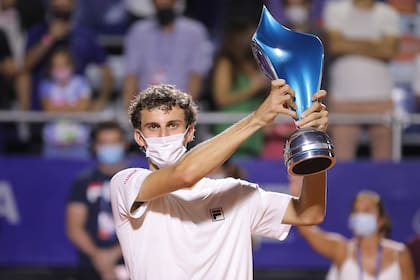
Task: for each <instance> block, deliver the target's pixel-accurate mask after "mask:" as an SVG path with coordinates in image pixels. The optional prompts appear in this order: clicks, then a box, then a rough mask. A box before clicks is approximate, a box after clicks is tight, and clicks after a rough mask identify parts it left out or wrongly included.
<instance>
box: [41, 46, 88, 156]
mask: <svg viewBox="0 0 420 280" xmlns="http://www.w3.org/2000/svg"><path fill="white" fill-rule="evenodd" d="M74 71H75V60H74V58H73V56H72V55H71V53H70V52H69V50H67V49H64V48H63V49H57V50H56V51H55V52H54V53H53V54H52V56H51V60H50V63H49V75H48V78H47V79H44V80H42V81H41V84H40V89H39V93H40V96H41V104H42V108H43V110H44V111H47V112H67V113H73V112H75V113H77V112H83V111H86V110H88V108H89V105H90V102H91V88H90V86H89V84H88V82H87V81H86V79H85V78H84V77H83V76H81V75H77V74H75V72H74ZM88 134H89V128H88V126H87V125H85V124H82V123H80V122H77V121H70V120H66V119H62V120H55V121H53V122H50V123H47V124H46V125H45V126H44V128H43V145H44V147H43V154H44V156H46V157H73V158H74V157H77V158H87V157H88V156H89V149H88V145H89V143H88V142H89V136H88Z"/></svg>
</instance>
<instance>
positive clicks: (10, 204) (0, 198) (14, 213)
mask: <svg viewBox="0 0 420 280" xmlns="http://www.w3.org/2000/svg"><path fill="white" fill-rule="evenodd" d="M0 217H6V219H7V220H8V221H9V223H11V224H13V225H16V224H18V223H19V221H20V217H19V212H18V209H17V207H16V200H15V197H14V196H13V192H12V187H11V185H10V184H9V183H8V182H4V181H3V182H0Z"/></svg>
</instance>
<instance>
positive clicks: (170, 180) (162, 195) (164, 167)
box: [110, 80, 328, 280]
mask: <svg viewBox="0 0 420 280" xmlns="http://www.w3.org/2000/svg"><path fill="white" fill-rule="evenodd" d="M325 96H326V92H325V91H319V92H317V93H314V95H313V100H314V101H316V100H321V101H322V100H323V99H324V98H325ZM293 98H294V93H293V90H292V89H291V88H290V86H289V85H287V84H286V82H285V81H284V80H275V81H272V83H271V90H270V93H269V94H268V95H267V97H266V99H265V100H264V101H263V102H262V104H261V105H260V106H259V107H258V109H257V110H255V111H254V112H252V113H250V114H249V115H248V116H247V117H245V118H244V119H242V120H241V121H239V122H237V123H236V124H234V125H232V126H231V127H229V128H228V129H226V130H225V131H224V132H222V133H220V134H218V135H216V136H214V137H213V138H211V139H209V140H207V141H205V142H203V143H201V144H198V145H196V146H195V147H194V148H192V149H191V150H190V151H188V152H186V150H187V149H186V147H185V146H186V145H187V143H188V142H190V141H192V140H193V138H194V130H195V123H196V118H197V111H196V106H195V104H194V102H193V100H192V98H191V95H189V94H187V93H184V92H181V91H180V90H178V89H177V88H176V87H175V86H172V85H167V84H163V85H154V86H150V87H148V88H147V89H145V90H144V91H142V92H140V93H139V94H138V95H137V96H136V97H135V98H134V99H133V101H132V103H131V105H130V108H129V116H130V121H131V124H132V126H133V128H134V138H135V141H136V142H137V144H138V145H139V146H140V147H141V149H143V150H144V151H145V153H146V157H147V158H148V162H149V169H148V170H147V169H143V168H129V169H125V170H123V171H120V172H119V173H117V174H116V175H114V177H113V178H112V180H111V187H110V190H111V194H110V196H111V204H112V210H113V216H114V220H115V225H116V232H117V236H118V239H119V241H120V244H121V248H122V252H123V256H124V260H125V263H126V265H127V268H128V270H129V273H130V278H131V279H132V280H136V279H142V280H144V279H152V280H157V279H252V250H251V246H252V244H251V236H255V235H260V236H265V237H271V238H275V239H279V240H282V239H284V238H286V236H287V234H288V231H289V229H290V226H291V225H311V224H319V223H321V222H322V221H323V219H324V216H325V205H326V173H325V172H321V173H317V174H312V175H308V176H305V177H304V178H303V183H302V184H303V187H302V193H301V195H300V197H292V196H290V195H287V194H281V193H274V192H268V191H264V190H263V189H261V188H260V187H259V186H258V185H257V184H254V183H250V182H247V181H244V180H240V179H234V178H225V179H210V178H207V177H206V176H207V175H208V174H210V173H211V172H212V171H213V170H215V169H216V168H218V167H219V166H220V165H222V164H223V162H224V161H225V160H227V159H228V158H229V157H230V156H231V155H232V153H233V152H234V151H235V149H237V148H238V147H239V145H240V144H241V143H243V142H244V141H245V140H246V139H247V138H249V137H250V136H251V135H252V134H253V133H255V132H256V131H257V130H259V129H261V128H263V127H264V126H267V125H270V124H272V123H273V121H274V119H275V118H276V117H277V116H278V115H279V114H283V115H288V116H290V117H292V118H296V117H297V116H296V112H295V111H294V110H293V108H296V105H295V103H294V102H293ZM296 125H297V126H299V127H302V128H303V127H314V128H317V129H320V130H323V131H325V130H326V129H327V126H328V111H327V110H326V107H325V105H323V104H322V103H320V102H314V104H313V105H312V106H311V107H310V108H309V109H308V110H306V112H305V113H304V114H303V118H302V119H301V120H299V121H296Z"/></svg>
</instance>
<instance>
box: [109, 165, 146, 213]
mask: <svg viewBox="0 0 420 280" xmlns="http://www.w3.org/2000/svg"><path fill="white" fill-rule="evenodd" d="M150 173H151V171H150V170H146V169H142V168H129V169H125V170H123V171H121V172H118V173H117V174H116V175H114V176H113V177H112V179H111V203H112V204H114V206H113V209H117V211H118V214H119V215H120V216H129V217H132V218H140V217H141V216H142V215H143V214H144V212H145V211H146V204H147V203H143V204H142V205H140V206H139V207H138V208H137V209H135V210H134V211H131V208H132V206H133V205H134V203H135V201H136V198H137V196H138V193H139V191H140V188H141V185H142V184H143V181H144V179H145V178H146V177H147V176H148V175H149V174H150Z"/></svg>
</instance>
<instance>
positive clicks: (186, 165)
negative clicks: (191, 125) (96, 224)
mask: <svg viewBox="0 0 420 280" xmlns="http://www.w3.org/2000/svg"><path fill="white" fill-rule="evenodd" d="M292 95H293V93H292V91H291V90H290V87H289V86H288V85H286V83H285V81H284V80H276V81H273V82H272V84H271V92H270V94H269V95H268V97H267V98H266V99H265V101H264V102H263V103H262V104H261V105H260V107H259V108H258V109H257V110H256V111H255V112H253V113H251V114H250V115H249V116H248V117H246V118H244V119H242V120H241V121H239V122H237V123H236V124H234V125H233V126H231V127H230V128H228V129H227V130H225V131H224V132H222V133H221V134H219V135H217V136H215V137H213V138H211V139H210V140H208V141H206V142H203V143H201V144H199V145H197V146H196V147H195V148H193V149H192V150H191V151H190V152H188V153H187V154H186V155H185V156H184V157H183V158H182V159H181V160H180V161H179V162H178V163H177V164H175V165H174V166H171V167H168V168H163V169H160V170H157V171H155V172H152V173H151V174H150V175H149V176H148V177H146V179H145V180H144V182H143V184H142V186H141V189H140V192H139V194H138V197H137V199H136V201H138V202H143V201H148V200H151V199H154V198H156V197H159V196H161V195H163V194H166V193H169V192H173V191H175V190H178V189H182V188H188V187H192V186H193V185H194V184H195V183H197V182H198V181H199V180H200V179H201V178H203V177H204V176H206V175H207V174H208V173H210V172H211V171H212V170H214V169H215V168H216V167H218V166H220V165H221V164H222V163H223V162H224V161H225V160H226V159H227V158H229V156H230V155H231V154H232V153H233V152H234V151H235V150H236V149H237V148H238V147H239V145H240V144H241V143H242V142H244V141H245V140H246V139H247V138H248V137H250V136H251V135H252V134H253V133H255V132H256V131H257V130H259V129H260V128H262V127H264V126H266V125H269V124H271V123H272V122H273V120H274V119H275V118H276V116H278V115H279V114H285V115H289V116H291V117H293V118H295V117H296V113H295V112H293V111H292V110H290V109H288V108H287V107H295V104H294V103H293V101H292V99H293V98H292Z"/></svg>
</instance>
